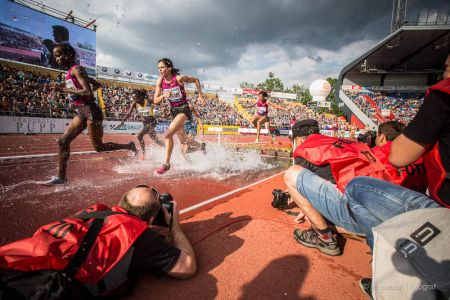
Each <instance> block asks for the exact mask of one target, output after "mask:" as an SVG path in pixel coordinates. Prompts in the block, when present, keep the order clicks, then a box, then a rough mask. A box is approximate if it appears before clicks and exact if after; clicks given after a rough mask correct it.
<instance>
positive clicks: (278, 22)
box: [43, 0, 448, 87]
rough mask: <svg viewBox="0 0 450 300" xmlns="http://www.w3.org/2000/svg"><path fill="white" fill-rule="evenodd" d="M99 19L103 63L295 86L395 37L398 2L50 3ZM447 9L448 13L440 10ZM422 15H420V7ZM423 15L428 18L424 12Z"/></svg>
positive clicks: (412, 9) (226, 82) (432, 4)
mask: <svg viewBox="0 0 450 300" xmlns="http://www.w3.org/2000/svg"><path fill="white" fill-rule="evenodd" d="M43 3H44V4H46V5H49V6H51V7H54V8H57V9H59V10H62V11H67V12H68V11H69V10H73V11H74V15H75V16H76V17H80V18H83V19H85V20H91V19H96V20H97V24H98V29H97V64H98V65H104V66H109V67H119V68H123V69H127V70H130V71H140V72H148V73H151V74H157V69H156V64H157V61H158V59H160V58H162V57H168V58H171V59H172V60H173V62H174V65H175V67H177V68H180V69H181V70H182V74H188V75H194V76H198V77H199V78H200V80H201V81H203V82H205V83H209V84H217V85H222V86H227V87H238V86H239V83H241V82H243V81H247V82H251V83H259V82H262V81H264V80H265V79H266V78H267V75H268V73H269V72H274V73H275V76H276V77H279V78H280V79H281V80H282V81H283V82H284V83H285V84H287V85H288V86H289V87H290V86H292V85H293V84H295V83H298V84H302V85H305V86H309V84H310V83H311V82H312V81H313V80H315V79H320V78H326V77H337V76H338V75H339V72H340V70H341V69H342V68H343V67H344V66H346V65H347V64H348V63H350V62H351V61H353V60H354V59H355V58H357V57H358V56H359V55H361V54H363V53H364V52H365V51H367V50H369V49H370V48H371V47H373V46H374V45H376V44H377V43H378V42H379V41H380V40H382V39H383V38H384V37H386V36H387V35H388V34H389V33H390V23H391V13H392V0H377V1H374V0H334V1H333V0H164V1H161V0H148V1H146V0H126V1H125V0H110V1H106V0H103V1H102V0H97V1H92V0H90V1H89V0H70V1H69V0H64V1H61V0H45V1H43ZM445 3H446V1H443V0H408V12H407V16H406V18H407V19H409V20H413V19H414V20H416V19H417V18H418V17H419V18H420V19H423V18H425V17H426V14H427V11H426V10H423V9H424V7H427V8H428V7H429V8H431V11H430V15H433V14H435V15H436V14H437V11H438V10H439V8H440V11H441V13H440V14H441V15H442V14H445V15H446V14H447V12H448V10H447V9H448V4H445ZM445 5H447V8H446V9H445V12H444V13H442V6H445ZM420 8H421V9H422V13H418V12H419V9H420ZM424 14H425V15H424Z"/></svg>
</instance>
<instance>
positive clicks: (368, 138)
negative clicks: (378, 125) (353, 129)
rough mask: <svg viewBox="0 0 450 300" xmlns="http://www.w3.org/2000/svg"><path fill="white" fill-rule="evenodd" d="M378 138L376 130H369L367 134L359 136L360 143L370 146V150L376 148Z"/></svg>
mask: <svg viewBox="0 0 450 300" xmlns="http://www.w3.org/2000/svg"><path fill="white" fill-rule="evenodd" d="M376 137H377V132H376V131H374V130H369V131H367V132H366V133H365V134H362V133H361V134H359V135H358V138H357V140H358V142H363V143H365V144H367V146H369V148H373V147H375V139H376Z"/></svg>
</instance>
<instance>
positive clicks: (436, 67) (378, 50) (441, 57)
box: [338, 25, 450, 84]
mask: <svg viewBox="0 0 450 300" xmlns="http://www.w3.org/2000/svg"><path fill="white" fill-rule="evenodd" d="M449 51H450V25H440V26H403V27H401V28H400V29H398V30H397V31H395V32H393V33H392V34H390V35H389V36H387V37H386V38H385V39H384V40H382V41H381V42H380V43H378V44H377V45H376V46H375V47H373V48H372V49H370V50H369V51H368V52H366V53H364V54H363V55H361V56H360V57H358V58H357V59H355V60H354V61H353V62H352V63H350V64H349V65H347V66H346V67H345V68H343V69H342V71H341V73H340V75H339V80H338V81H339V83H341V84H342V79H343V78H344V77H345V76H346V74H348V73H367V74H393V73H397V74H402V73H403V74H408V73H409V74H411V73H422V74H423V73H436V74H440V73H442V72H443V63H444V62H445V59H446V58H447V55H448V53H449Z"/></svg>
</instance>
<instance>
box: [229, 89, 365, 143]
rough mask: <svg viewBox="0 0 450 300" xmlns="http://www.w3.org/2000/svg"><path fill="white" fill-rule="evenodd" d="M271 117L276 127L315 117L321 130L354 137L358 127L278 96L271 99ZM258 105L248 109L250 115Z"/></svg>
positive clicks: (244, 103)
mask: <svg viewBox="0 0 450 300" xmlns="http://www.w3.org/2000/svg"><path fill="white" fill-rule="evenodd" d="M238 100H239V103H240V104H241V105H242V106H243V107H244V108H246V107H248V106H250V105H251V104H253V103H255V101H256V100H255V99H248V98H239V99H238ZM269 105H270V108H269V118H270V125H271V126H275V127H289V126H290V125H291V123H292V120H293V119H294V118H295V119H296V120H302V119H315V120H317V121H318V122H319V125H320V129H321V130H331V131H333V135H334V136H337V137H349V136H351V137H353V136H354V134H355V132H356V130H357V127H356V126H355V125H351V124H349V123H348V122H347V121H346V120H345V119H341V118H338V117H337V116H335V115H332V114H326V113H317V112H315V111H314V110H313V109H311V108H308V107H306V106H305V105H303V104H301V103H298V102H292V101H286V100H283V99H278V98H271V99H270V100H269ZM255 110H256V107H252V108H250V109H247V112H248V114H249V115H250V116H252V115H254V113H255Z"/></svg>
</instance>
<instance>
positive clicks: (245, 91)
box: [242, 89, 261, 96]
mask: <svg viewBox="0 0 450 300" xmlns="http://www.w3.org/2000/svg"><path fill="white" fill-rule="evenodd" d="M259 93H261V90H254V89H242V94H243V95H254V96H258V95H259Z"/></svg>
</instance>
